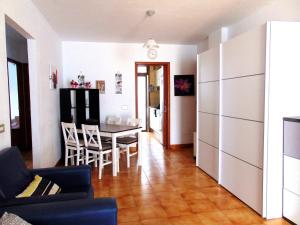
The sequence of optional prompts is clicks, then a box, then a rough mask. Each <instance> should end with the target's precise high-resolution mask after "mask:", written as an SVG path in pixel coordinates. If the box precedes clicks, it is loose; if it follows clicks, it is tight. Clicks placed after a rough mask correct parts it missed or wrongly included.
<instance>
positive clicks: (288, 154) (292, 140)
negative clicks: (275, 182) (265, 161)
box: [283, 117, 300, 224]
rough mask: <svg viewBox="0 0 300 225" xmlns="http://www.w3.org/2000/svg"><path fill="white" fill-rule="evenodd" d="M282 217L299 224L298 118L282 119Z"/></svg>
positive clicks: (299, 140)
mask: <svg viewBox="0 0 300 225" xmlns="http://www.w3.org/2000/svg"><path fill="white" fill-rule="evenodd" d="M283 127H284V144H283V154H284V156H283V165H284V166H283V180H284V182H283V184H284V185H283V216H284V217H286V218H288V219H289V220H291V221H292V222H294V223H296V224H300V139H299V137H300V118H299V117H287V118H284V125H283Z"/></svg>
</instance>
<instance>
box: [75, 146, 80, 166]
mask: <svg viewBox="0 0 300 225" xmlns="http://www.w3.org/2000/svg"><path fill="white" fill-rule="evenodd" d="M79 160H80V149H78V148H77V154H76V165H77V166H79Z"/></svg>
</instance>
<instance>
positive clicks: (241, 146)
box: [220, 117, 264, 169]
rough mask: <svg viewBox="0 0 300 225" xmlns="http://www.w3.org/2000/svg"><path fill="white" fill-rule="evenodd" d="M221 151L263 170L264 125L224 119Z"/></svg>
mask: <svg viewBox="0 0 300 225" xmlns="http://www.w3.org/2000/svg"><path fill="white" fill-rule="evenodd" d="M220 132H221V137H222V142H221V146H220V149H221V150H222V151H224V152H226V153H228V154H230V155H233V156H235V157H237V158H239V159H242V160H244V161H246V162H248V163H250V164H252V165H254V166H256V167H259V168H261V169H262V168H263V150H264V124H263V123H260V122H253V121H248V120H241V119H234V118H228V117H222V130H221V131H220Z"/></svg>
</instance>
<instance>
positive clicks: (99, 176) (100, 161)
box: [98, 153, 103, 180]
mask: <svg viewBox="0 0 300 225" xmlns="http://www.w3.org/2000/svg"><path fill="white" fill-rule="evenodd" d="M102 167H103V155H102V153H100V157H99V174H98V178H99V180H101V178H102Z"/></svg>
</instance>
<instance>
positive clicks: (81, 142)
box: [67, 139, 84, 147]
mask: <svg viewBox="0 0 300 225" xmlns="http://www.w3.org/2000/svg"><path fill="white" fill-rule="evenodd" d="M78 141H79V147H83V146H84V140H82V139H79V140H78ZM67 145H68V146H74V147H76V144H75V143H74V144H73V143H67Z"/></svg>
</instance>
